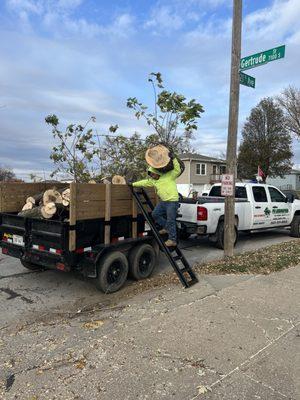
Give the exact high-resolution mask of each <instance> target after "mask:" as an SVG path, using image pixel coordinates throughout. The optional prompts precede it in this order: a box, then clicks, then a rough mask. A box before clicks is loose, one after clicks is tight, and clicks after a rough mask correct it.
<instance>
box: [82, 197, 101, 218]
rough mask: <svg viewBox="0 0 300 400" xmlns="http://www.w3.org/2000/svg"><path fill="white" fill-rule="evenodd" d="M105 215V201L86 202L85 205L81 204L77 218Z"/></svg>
mask: <svg viewBox="0 0 300 400" xmlns="http://www.w3.org/2000/svg"><path fill="white" fill-rule="evenodd" d="M104 215H105V202H104V201H95V202H90V204H88V203H87V204H86V205H85V206H84V207H83V206H82V205H81V206H80V207H79V208H78V209H77V213H76V219H77V220H82V219H93V218H104Z"/></svg>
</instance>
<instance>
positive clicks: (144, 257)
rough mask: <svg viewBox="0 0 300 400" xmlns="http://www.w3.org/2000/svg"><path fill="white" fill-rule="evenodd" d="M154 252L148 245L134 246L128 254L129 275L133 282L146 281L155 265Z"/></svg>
mask: <svg viewBox="0 0 300 400" xmlns="http://www.w3.org/2000/svg"><path fill="white" fill-rule="evenodd" d="M156 259H157V257H156V252H155V250H154V248H153V247H152V246H151V245H150V244H141V245H139V246H136V247H135V248H134V249H132V250H131V252H130V253H129V275H130V277H131V278H133V279H135V280H139V279H146V278H149V276H150V275H151V274H152V272H153V270H154V268H155V265H156Z"/></svg>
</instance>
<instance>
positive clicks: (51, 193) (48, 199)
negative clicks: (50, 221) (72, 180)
mask: <svg viewBox="0 0 300 400" xmlns="http://www.w3.org/2000/svg"><path fill="white" fill-rule="evenodd" d="M48 203H58V204H62V195H61V194H60V193H59V192H58V191H57V190H55V189H48V190H46V192H45V193H44V194H43V204H44V206H45V205H46V204H48Z"/></svg>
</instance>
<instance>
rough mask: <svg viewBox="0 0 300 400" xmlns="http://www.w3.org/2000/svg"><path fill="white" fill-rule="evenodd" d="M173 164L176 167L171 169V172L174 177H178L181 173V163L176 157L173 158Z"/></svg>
mask: <svg viewBox="0 0 300 400" xmlns="http://www.w3.org/2000/svg"><path fill="white" fill-rule="evenodd" d="M173 166H174V168H173V169H172V170H171V171H170V174H171V176H172V178H174V179H176V178H178V176H179V175H180V174H181V168H180V164H179V161H178V160H177V158H176V157H174V159H173Z"/></svg>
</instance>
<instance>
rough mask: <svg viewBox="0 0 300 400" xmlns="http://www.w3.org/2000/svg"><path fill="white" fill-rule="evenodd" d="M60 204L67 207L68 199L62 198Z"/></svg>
mask: <svg viewBox="0 0 300 400" xmlns="http://www.w3.org/2000/svg"><path fill="white" fill-rule="evenodd" d="M62 205H63V206H64V207H69V205H70V202H69V201H68V200H65V199H63V200H62Z"/></svg>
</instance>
